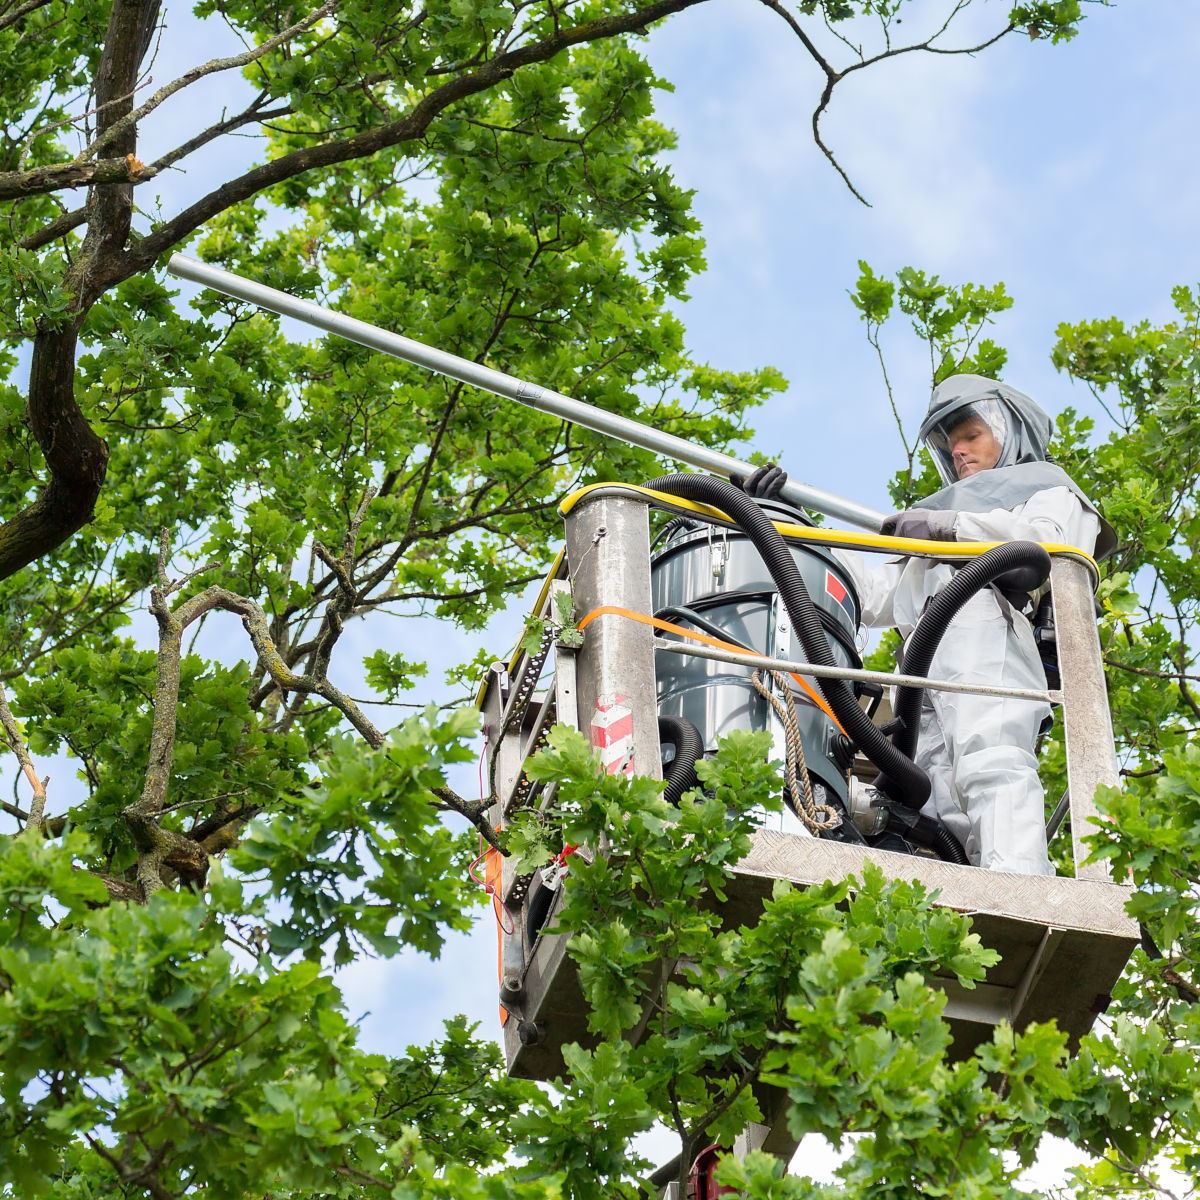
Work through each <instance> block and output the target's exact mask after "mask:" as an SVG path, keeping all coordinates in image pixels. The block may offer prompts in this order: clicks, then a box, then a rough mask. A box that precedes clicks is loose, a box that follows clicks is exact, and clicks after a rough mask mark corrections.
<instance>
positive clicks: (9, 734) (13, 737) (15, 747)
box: [0, 687, 50, 831]
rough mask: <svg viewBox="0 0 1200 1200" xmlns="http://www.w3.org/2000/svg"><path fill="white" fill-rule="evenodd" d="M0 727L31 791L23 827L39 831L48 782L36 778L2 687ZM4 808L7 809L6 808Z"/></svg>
mask: <svg viewBox="0 0 1200 1200" xmlns="http://www.w3.org/2000/svg"><path fill="white" fill-rule="evenodd" d="M0 725H3V726H4V737H5V740H6V741H7V742H8V748H9V749H10V750H11V751H12V752H13V753H14V754H15V755H16V756H17V761H18V762H19V763H20V764H21V771H22V773H23V774H24V776H25V778H26V779H27V780H28V781H29V786H30V787H31V788H32V789H33V802H32V803H31V804H30V805H29V812H28V813H26V814H25V827H26V828H27V829H34V830H38V831H41V829H42V827H43V825H44V823H45V811H46V784H47V783H49V782H50V781H49V780H48V779H47V780H46V781H45V782H43V781H42V780H40V779H39V778H38V774H37V771H36V770H35V769H34V765H33V759H32V758H30V757H29V751H28V750H27V749H26V748H25V739H24V738H23V737H21V731H20V730H19V729H18V728H17V722H16V719H15V718H14V717H13V715H12V709H11V708H9V707H8V697H7V696H6V695H5V694H4V688H3V687H0ZM5 807H6V809H7V807H8V806H7V805H6V806H5ZM10 811H11V810H10Z"/></svg>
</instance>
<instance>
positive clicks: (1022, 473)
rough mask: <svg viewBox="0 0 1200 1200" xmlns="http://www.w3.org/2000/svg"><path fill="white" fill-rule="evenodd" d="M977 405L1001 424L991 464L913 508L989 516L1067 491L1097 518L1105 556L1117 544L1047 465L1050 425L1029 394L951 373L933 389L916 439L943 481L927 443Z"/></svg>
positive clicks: (942, 468) (938, 456)
mask: <svg viewBox="0 0 1200 1200" xmlns="http://www.w3.org/2000/svg"><path fill="white" fill-rule="evenodd" d="M981 406H984V407H986V406H990V407H992V408H993V409H995V408H996V406H999V408H1000V409H1001V410H1002V411H1003V415H1004V418H1005V419H1006V421H1007V429H1006V432H1005V436H1004V438H1003V444H1002V446H1001V451H1000V458H999V460H998V461H997V462H996V465H995V466H994V467H991V468H990V469H988V470H981V471H977V472H976V473H975V474H974V475H969V476H967V478H966V479H962V480H958V481H956V482H950V483H949V486H948V487H944V488H942V490H941V491H940V492H935V493H934V494H933V495H932V496H927V497H926V498H925V499H924V500H919V501H917V503H916V504H914V505H913V507H914V508H938V509H951V510H953V511H955V512H989V511H990V510H991V509H994V508H1015V507H1016V506H1017V505H1018V504H1024V503H1025V501H1027V500H1028V499H1029V498H1030V497H1031V496H1033V495H1034V494H1035V493H1037V492H1041V491H1046V490H1047V489H1049V488H1054V487H1065V488H1069V489H1070V490H1071V491H1072V492H1074V493H1075V495H1076V496H1077V497H1078V498H1079V500H1080V502H1081V503H1082V504H1083V506H1084V507H1085V508H1086V509H1087V510H1088V511H1089V512H1092V513H1095V515H1096V517H1097V518H1098V519H1099V521H1100V534H1099V536H1098V537H1097V539H1096V549H1095V557H1096V558H1097V559H1102V558H1107V557H1108V555H1110V554H1111V553H1112V552H1113V550H1115V549H1116V545H1117V536H1116V533H1115V532H1114V531H1113V528H1112V526H1111V525H1109V524H1108V522H1107V521H1105V520H1104V518H1103V517H1101V516H1100V514H1099V512H1097V511H1096V506H1095V505H1094V504H1092V502H1091V500H1089V499H1088V497H1087V496H1085V495H1084V493H1083V492H1082V490H1081V489H1080V488H1079V485H1078V484H1076V483H1075V481H1074V480H1073V479H1072V478H1071V477H1070V476H1069V475H1068V474H1067V473H1066V471H1064V470H1063V469H1062V467H1060V466H1058V465H1057V464H1055V463H1052V462H1049V461H1048V456H1047V447H1048V446H1049V443H1050V435H1051V433H1052V431H1053V429H1054V424H1053V422H1052V421H1051V420H1050V417H1049V415H1048V414H1047V413H1046V412H1045V411H1044V410H1043V409H1042V408H1041V407H1040V406H1039V405H1038V404H1036V403H1035V402H1034V401H1033V400H1032V399H1031V398H1030V397H1029V396H1027V395H1025V393H1024V392H1021V391H1018V390H1017V389H1016V388H1015V387H1010V386H1009V385H1008V384H1007V383H1000V382H999V381H998V380H995V379H988V378H986V377H985V376H983V375H951V376H950V377H949V378H947V379H943V380H942V382H941V383H939V384H938V385H937V387H935V388H934V389H933V395H932V396H931V397H930V401H929V411H928V412H927V413H926V414H925V420H924V421H923V422H922V423H921V430H920V436H921V439H922V440H923V441H924V442H925V443H926V445H928V446H930V450H931V452H932V453H933V455H934V459H935V461H937V462H938V469H939V472H940V473H941V474H942V477H943V479H945V478H947V475H948V468H947V466H946V458H945V453H944V451H939V450H938V449H937V448H935V446H934V445H932V444H931V442H930V439H931V438H932V437H934V436H935V435H936V432H937V431H938V430H944V429H948V428H950V427H951V426H952V425H953V424H954V415H955V414H956V413H959V412H962V413H963V414H964V416H965V415H967V414H969V413H970V412H972V411H974V410H975V409H976V408H978V407H981ZM997 440H1000V439H997ZM949 469H952V468H949ZM951 478H953V477H952V476H951Z"/></svg>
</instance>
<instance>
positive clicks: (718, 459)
mask: <svg viewBox="0 0 1200 1200" xmlns="http://www.w3.org/2000/svg"><path fill="white" fill-rule="evenodd" d="M167 270H168V271H169V272H170V273H171V274H172V275H175V276H177V277H178V278H179V279H188V280H191V281H192V282H193V283H199V284H202V285H203V286H204V287H208V288H212V289H213V290H214V291H218V292H224V293H225V295H227V296H233V297H234V298H235V299H238V300H245V301H247V302H249V303H250V304H257V305H258V306H259V307H260V308H265V309H268V310H269V311H270V312H275V313H279V314H280V315H281V316H285V317H293V318H295V319H296V320H297V321H304V322H305V323H306V324H308V325H312V326H314V327H315V328H317V329H323V330H325V332H326V333H334V334H337V336H338V337H344V338H346V339H347V340H348V341H351V342H358V343H359V344H360V345H362V346H368V347H370V348H371V349H372V350H380V351H382V352H383V353H384V354H390V355H391V356H392V357H393V358H400V359H403V360H404V361H405V362H410V363H414V364H416V365H417V366H419V367H425V368H427V369H428V370H430V371H436V372H437V373H438V374H439V375H447V376H449V377H450V378H451V379H457V380H460V381H461V382H462V383H469V384H471V385H472V386H474V387H477V388H482V389H483V390H484V391H486V392H492V393H493V394H494V395H497V396H504V397H505V398H506V399H509V400H516V401H517V402H518V403H519V404H524V405H527V406H528V407H529V408H536V409H537V410H538V411H539V412H545V413H550V414H551V415H552V416H556V417H562V418H563V420H565V421H571V422H573V423H574V424H576V425H582V426H583V427H584V428H585V429H591V430H592V431H593V432H595V433H600V434H603V435H604V436H605V437H611V438H615V439H616V440H617V441H620V442H627V443H628V444H629V445H631V446H640V447H642V449H644V450H650V451H652V452H653V453H654V454H661V455H663V456H664V457H665V458H673V459H675V460H676V461H677V462H682V463H687V464H688V466H692V467H699V468H700V469H701V470H705V471H712V472H714V473H715V474H717V475H723V476H725V478H728V477H729V476H730V475H749V474H750V472H751V471H753V470H754V468H753V467H752V466H750V465H749V464H747V463H744V462H740V461H739V460H738V459H736V458H731V457H730V456H729V455H728V454H721V453H720V452H719V451H717V450H709V449H708V448H707V447H706V446H697V445H695V444H694V443H692V442H689V441H687V440H685V439H684V438H681V437H676V436H675V435H674V434H671V433H664V432H663V431H662V430H661V429H655V428H654V427H653V426H650V425H643V424H641V422H639V421H631V420H630V419H629V418H628V417H622V416H618V415H617V414H616V413H610V412H607V411H606V410H605V409H602V408H596V407H595V406H594V405H591V404H585V403H584V402H583V401H582V400H573V399H572V398H571V397H570V396H564V395H563V394H562V393H561V392H555V391H551V390H550V389H549V388H544V387H539V386H538V384H536V383H529V382H527V381H526V380H524V379H517V378H516V377H515V376H513V375H506V374H505V373H504V372H503V371H497V370H494V369H493V368H492V367H485V366H484V365H483V364H482V363H477V362H472V361H471V360H470V359H468V358H460V357H459V356H458V355H457V354H450V353H449V352H448V351H445V350H438V349H435V348H434V347H433V346H426V345H424V344H423V343H422V342H417V341H414V340H413V339H412V338H407V337H404V336H402V335H401V334H398V333H391V332H390V331H389V330H386V329H380V328H379V326H378V325H371V324H368V323H367V322H366V321H359V320H356V319H355V318H354V317H347V316H345V315H344V314H342V313H338V312H334V311H332V310H331V309H328V308H323V307H322V306H321V305H319V304H314V303H313V302H312V301H311V300H301V299H299V298H298V297H296V296H289V295H288V294H287V292H281V291H279V290H278V289H276V288H272V287H267V286H266V285H265V284H261V283H255V282H254V281H253V280H250V279H243V278H242V276H240V275H234V274H233V273H232V272H231V271H222V270H221V269H220V268H219V267H213V266H210V265H209V264H208V263H202V262H197V261H196V260H195V259H194V258H187V257H186V256H184V255H182V254H172V255H171V258H170V261H169V262H168V263H167ZM780 495H781V496H782V497H783V499H784V500H787V501H789V502H791V503H792V504H797V505H799V506H800V507H802V508H811V509H813V510H814V511H816V512H822V513H827V514H828V515H829V516H831V517H839V518H841V519H842V520H844V521H849V522H850V523H851V524H852V525H859V526H861V527H862V528H864V529H878V528H879V527H880V525H881V524H882V523H883V516H884V514H883V513H881V512H877V511H876V510H875V509H873V508H867V506H866V505H864V504H857V503H855V502H854V501H853V500H846V499H844V498H843V497H841V496H834V495H832V494H831V493H829V492H824V491H822V490H821V489H820V488H814V487H810V486H809V485H808V484H805V483H800V482H799V481H798V480H795V479H789V480H788V482H787V483H786V484H785V485H784V487H783V490H782V491H781V492H780Z"/></svg>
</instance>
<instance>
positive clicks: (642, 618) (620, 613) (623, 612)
mask: <svg viewBox="0 0 1200 1200" xmlns="http://www.w3.org/2000/svg"><path fill="white" fill-rule="evenodd" d="M605 616H614V617H627V618H628V619H629V620H631V621H637V622H638V623H639V624H640V625H653V626H654V628H655V629H662V630H665V631H666V632H667V633H677V634H678V635H679V636H680V637H685V638H691V640H692V641H693V642H703V643H704V644H705V645H706V646H716V647H717V649H718V650H732V651H733V653H734V654H750V655H753V654H754V651H753V650H747V649H746V647H745V646H735V645H734V644H733V643H732V642H723V641H721V640H720V638H714V637H709V636H708V635H707V634H704V633H697V632H696V631H695V630H693V629H684V627H683V626H682V625H672V624H671V622H670V621H660V620H659V619H658V618H657V617H650V616H647V615H646V614H645V613H640V612H634V611H633V609H631V608H618V607H617V606H616V605H615V604H602V605H601V606H600V607H599V608H593V609H592V611H591V612H590V613H588V615H587V616H586V617H584V618H583V619H582V620H581V621H580V622H579V624H578V625H577V626H576V628H577V629H580V630H582V629H585V628H586V627H587V626H588V624H589V623H590V622H591V621H593V620H594V619H595V618H596V617H605ZM789 674H790V675H791V677H792V678H793V679H794V680H795V681H796V682H797V683H798V684H799V685H800V686H801V687H802V688H803V689H804V690H805V691H806V692H807V693H808V695H809V698H810V699H811V700H812V702H813V703H814V704H815V705H816V706H817V707H818V708H819V709H820V710H821V711H822V712H823V713H824V714H825V715H826V716H827V717H828V718H829V719H830V720H831V721H832V722H833V723H834V724H835V725H836V726H837V727H838V728H839V729H841V730H842V733H845V732H846V731H845V729H842V723H841V721H839V720H838V719H837V717H836V716H834V714H833V709H832V708H830V707H829V705H828V704H827V703H826V702H825V699H824V697H823V696H821V695H820V693H818V692H817V691H816V690H815V689H814V688H812V687H811V686H810V685H809V684H807V683H806V682H805V681H804V680H803V679H802V678H801V677H800V676H799V675H797V674H796V673H795V672H794V671H790V672H789Z"/></svg>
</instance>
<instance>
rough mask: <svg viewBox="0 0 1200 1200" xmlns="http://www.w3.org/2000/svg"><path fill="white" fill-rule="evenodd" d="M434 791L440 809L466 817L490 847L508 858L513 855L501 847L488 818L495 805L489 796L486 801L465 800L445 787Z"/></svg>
mask: <svg viewBox="0 0 1200 1200" xmlns="http://www.w3.org/2000/svg"><path fill="white" fill-rule="evenodd" d="M432 791H433V794H434V795H435V796H436V797H437V798H438V800H439V801H440V803H439V805H438V807H439V808H442V809H445V810H447V811H449V812H456V813H458V814H459V816H461V817H466V819H467V820H468V821H470V822H471V824H472V825H474V826H475V828H476V829H478V830H479V833H480V835H481V836H482V837H483V840H484V841H485V842H487V844H488V845H489V846H491V847H492V848H493V849H494V850H499V851H500V853H501V854H503V855H505V856H506V857H507V856H508V855H509V854H510V853H511V851H509V850H506V849H505V848H504V846H503V845H501V843H500V837H499V834H498V833H497V831H496V829H495V828H493V826H492V822H491V820H490V819H489V817H488V810H489V809H490V808H491V806H492V803H493V800H492V797H490V796H489V797H488V798H487V799H486V800H464V799H463V798H462V796H460V795H459V794H458V793H457V792H456V791H455V790H454V789H453V788H449V787H445V786H443V787H435V788H433V789H432Z"/></svg>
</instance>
